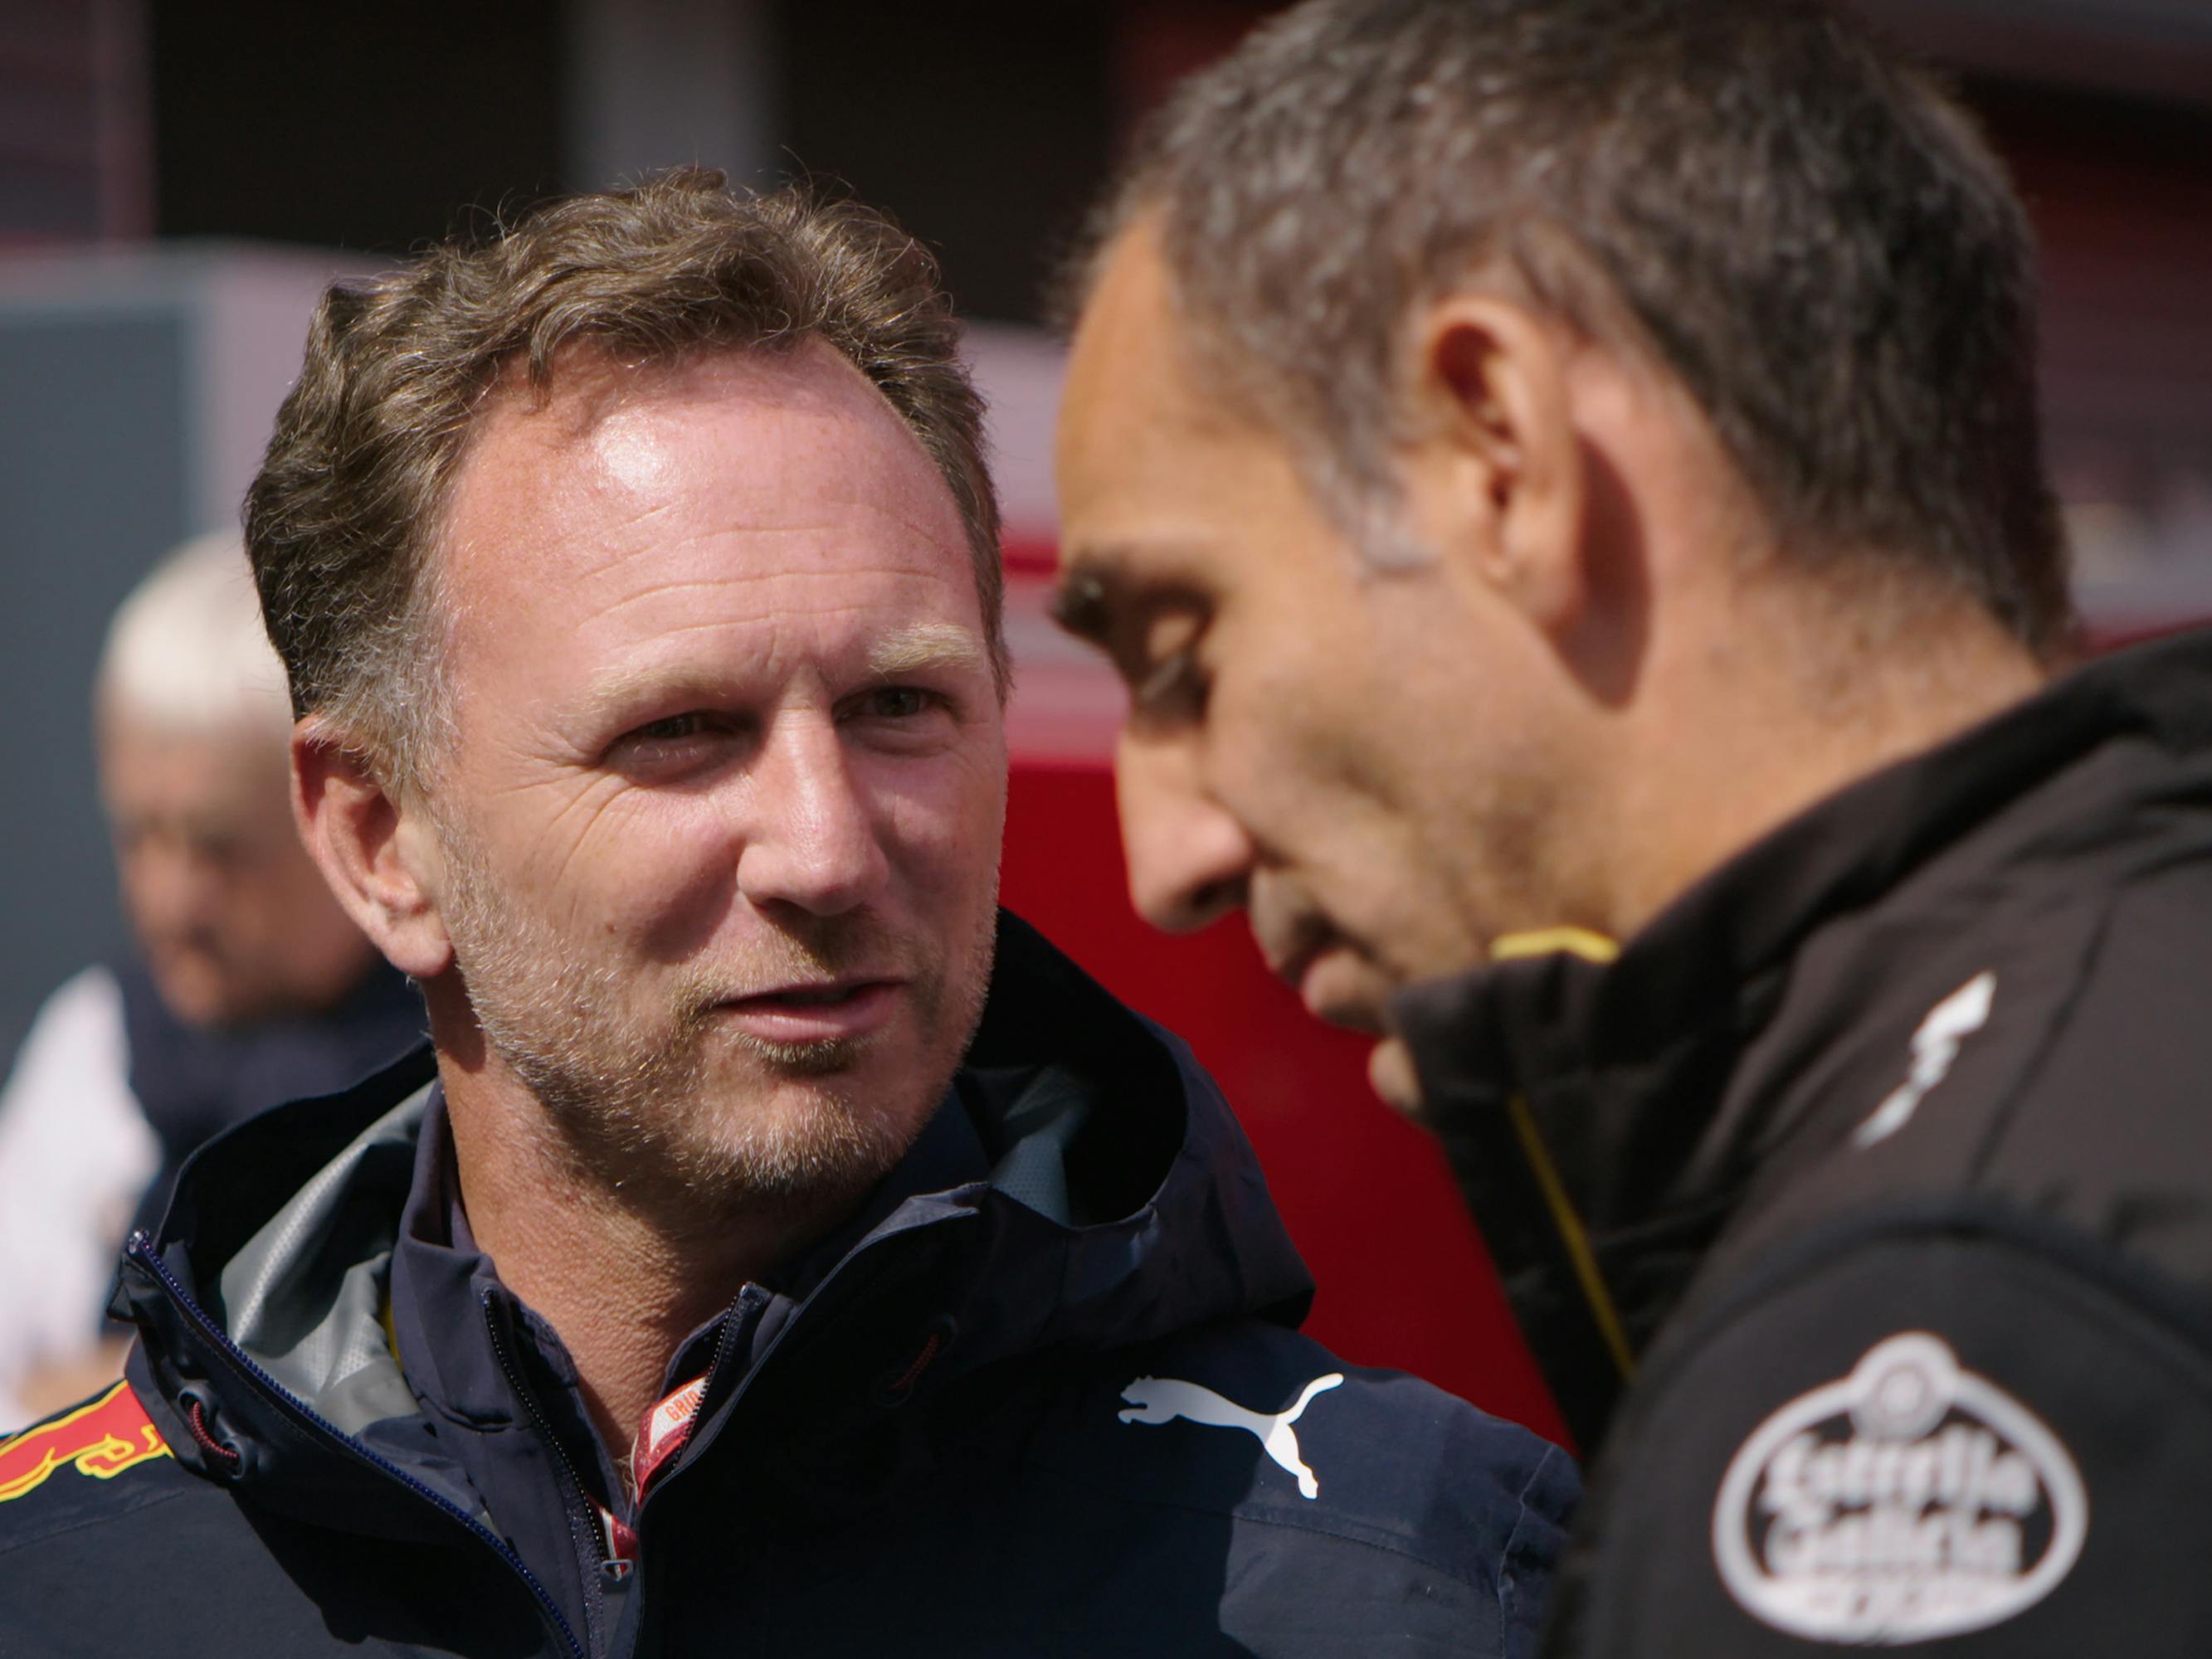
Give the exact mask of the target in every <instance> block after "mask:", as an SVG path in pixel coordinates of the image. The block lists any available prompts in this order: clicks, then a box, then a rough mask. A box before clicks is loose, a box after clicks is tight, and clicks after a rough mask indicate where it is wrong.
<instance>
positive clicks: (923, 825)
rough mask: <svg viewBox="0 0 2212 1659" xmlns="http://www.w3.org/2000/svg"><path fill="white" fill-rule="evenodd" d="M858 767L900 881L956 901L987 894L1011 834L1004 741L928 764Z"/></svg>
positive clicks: (880, 761)
mask: <svg viewBox="0 0 2212 1659" xmlns="http://www.w3.org/2000/svg"><path fill="white" fill-rule="evenodd" d="M858 772H859V776H858V779H857V781H859V783H860V787H862V788H863V789H864V790H865V791H866V795H867V799H868V805H869V816H870V820H871V822H872V824H873V825H874V827H875V833H876V838H877V842H878V845H879V846H880V847H881V848H883V852H884V858H885V859H886V860H888V861H889V863H890V866H891V869H892V871H893V872H894V874H895V877H896V878H897V879H898V880H899V881H900V882H901V883H902V884H904V885H906V886H907V887H908V889H909V890H921V891H945V892H947V893H949V894H951V895H956V896H964V895H968V894H971V893H973V892H974V891H975V890H977V889H978V888H979V887H980V888H981V889H982V890H985V891H988V890H989V889H990V886H991V883H992V881H993V878H994V877H995V876H996V873H997V871H998V867H999V846H1000V840H1001V837H1002V836H1003V834H1004V831H1005V829H1006V750H1005V748H1004V745H1003V744H1002V743H992V744H978V745H977V746H976V747H975V750H963V751H962V752H960V753H957V754H953V755H946V756H943V757H937V758H934V759H932V760H929V761H911V760H909V761H895V760H886V759H876V760H872V761H870V762H866V763H863V764H862V765H861V766H860V768H859V769H858Z"/></svg>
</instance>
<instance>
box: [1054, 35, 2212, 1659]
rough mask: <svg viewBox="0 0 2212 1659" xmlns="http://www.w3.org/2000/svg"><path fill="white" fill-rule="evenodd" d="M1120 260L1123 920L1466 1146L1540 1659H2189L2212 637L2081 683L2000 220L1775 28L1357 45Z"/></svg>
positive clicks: (1067, 536) (1257, 54)
mask: <svg viewBox="0 0 2212 1659" xmlns="http://www.w3.org/2000/svg"><path fill="white" fill-rule="evenodd" d="M1106 220H1107V224H1106V233H1105V236H1104V240H1103V244H1102V246H1100V248H1099V250H1098V251H1097V255H1096V257H1095V258H1093V260H1092V261H1091V263H1090V264H1089V265H1088V266H1087V268H1086V269H1085V271H1084V272H1083V273H1082V275H1083V281H1084V293H1083V295H1082V304H1081V311H1082V315H1081V319H1080V324H1079V328H1078V330H1077V331H1076V335H1075V339H1074V347H1073V360H1072V362H1071V364H1070V369H1069V378H1068V390H1067V396H1066V410H1065V416H1064V420H1063V424H1062V429H1061V436H1060V475H1061V482H1062V487H1063V537H1064V544H1065V554H1066V586H1065V590H1064V592H1062V594H1061V596H1060V612H1061V615H1062V617H1063V618H1064V619H1065V620H1066V622H1067V623H1069V624H1070V625H1071V626H1072V627H1073V628H1075V629H1077V630H1078V631H1079V632H1080V633H1082V634H1083V635H1086V636H1088V637H1090V638H1091V639H1094V640H1096V641H1098V642H1099V643H1100V644H1101V645H1102V646H1103V647H1104V648H1105V649H1106V650H1107V651H1108V652H1109V653H1110V654H1111V655H1112V657H1113V658H1114V659H1115V662H1116V663H1117V664H1118V665H1120V667H1121V671H1122V672H1123V674H1124V675H1125V677H1126V678H1127V681H1128V683H1129V685H1130V687H1131V692H1132V707H1131V711H1130V715H1129V720H1128V723H1127V728H1126V730H1125V732H1124V734H1123V737H1122V739H1121V747H1120V751H1119V764H1118V773H1119V788H1120V793H1121V809H1122V817H1123V828H1124V832H1125V835H1124V839H1125V842H1126V845H1127V849H1128V859H1129V875H1130V882H1131V885H1132V887H1133V890H1134V894H1135V896H1136V898H1137V901H1138V902H1139V905H1140V906H1141V907H1142V908H1144V909H1145V910H1146V912H1147V913H1148V914H1149V915H1151V916H1152V918H1153V919H1154V920H1155V921H1158V922H1160V923H1162V924H1163V925H1165V926H1169V927H1187V926H1194V925H1199V924H1201V923H1203V922H1205V921H1207V920H1209V919H1211V918H1212V917H1214V916H1216V915H1220V914H1222V913H1223V912H1225V911H1226V910H1229V909H1231V908H1237V907H1240V906H1241V907H1243V908H1246V909H1247V910H1248V911H1249V917H1250V921H1251V925H1252V928H1253V931H1254V933H1255V935H1256V937H1257V939H1258V940H1259V943H1260V945H1261V948H1262V950H1263V951H1265V952H1266V953H1267V956H1268V957H1269V958H1270V960H1271V961H1272V962H1273V964H1274V965H1275V966H1276V968H1277V969H1279V971H1280V972H1281V973H1282V975H1284V977H1285V979H1287V980H1288V981H1291V983H1292V984H1293V985H1294V986H1296V987H1297V989H1298V990H1299V992H1300V993H1301V994H1302V995H1303V996H1304V1000H1305V1002H1306V1004H1307V1006H1309V1008H1310V1009H1311V1010H1312V1011H1313V1012H1315V1013H1316V1014H1317V1015H1320V1016H1322V1017H1323V1018H1329V1019H1333V1020H1336V1021H1340V1022H1342V1023H1344V1024H1349V1025H1352V1026H1355V1027H1358V1028H1359V1029H1362V1030H1368V1031H1370V1032H1372V1033H1374V1034H1375V1035H1376V1036H1377V1037H1378V1038H1379V1039H1381V1040H1380V1041H1379V1042H1378V1044H1377V1047H1376V1057H1375V1062H1374V1068H1373V1069H1374V1075H1375V1077H1376V1082H1377V1083H1378V1085H1380V1086H1381V1087H1382V1088H1383V1091H1385V1092H1386V1093H1388V1094H1390V1095H1392V1096H1393V1097H1396V1098H1398V1099H1400V1100H1401V1101H1413V1100H1418V1102H1419V1110H1420V1113H1421V1115H1422V1116H1423V1118H1424V1120H1425V1121H1426V1122H1428V1123H1429V1124H1430V1125H1431V1126H1432V1127H1434V1128H1435V1129H1436V1131H1437V1133H1438V1134H1439V1136H1440V1137H1441V1138H1442V1139H1443V1144H1444V1146H1445V1148H1446V1150H1447V1152H1449V1154H1450V1156H1451V1158H1452V1159H1453V1161H1454V1163H1455V1166H1456V1168H1457V1170H1458V1171H1459V1174H1460V1176H1461V1180H1462V1184H1463V1186H1464V1188H1465V1190H1466V1192H1467V1194H1468V1199H1469V1200H1470V1203H1471V1206H1472V1208H1473V1210H1474V1215H1475V1217H1476V1218H1477V1220H1478V1221H1479V1222H1480V1225H1481V1226H1482V1227H1483V1229H1484V1231H1485V1232H1486V1236H1487V1237H1488V1240H1489V1243H1490V1246H1491V1250H1492V1255H1493V1257H1494V1258H1495V1259H1496V1261H1497V1262H1498V1266H1499V1268H1500V1270H1501V1272H1502V1273H1503V1276H1504V1283H1505V1286H1506V1289H1507V1291H1508V1292H1509V1294H1510V1297H1512V1300H1513V1303H1514V1305H1515V1307H1516V1311H1517V1313H1518V1316H1519V1317H1520V1319H1521V1322H1522V1327H1523V1328H1524V1330H1525V1331H1526V1333H1527V1334H1528V1337H1529V1340H1530V1342H1531V1344H1532V1346H1533V1347H1534V1350H1535V1352H1536V1354H1537V1357H1538V1358H1539V1359H1540V1361H1541V1363H1542V1364H1543V1365H1544V1367H1545V1369H1546V1371H1547V1375H1548V1376H1549V1377H1550V1378H1551V1380H1552V1383H1553V1388H1554V1390H1555V1392H1556V1394H1557V1395H1558V1397H1559V1403H1560V1405H1561V1407H1562V1408H1563V1411H1564V1412H1565V1415H1566V1417H1567V1419H1568V1421H1569V1422H1570V1424H1571V1426H1572V1427H1573V1429H1574V1431H1575V1433H1576V1436H1577V1440H1578V1441H1579V1443H1580V1445H1581V1448H1582V1449H1583V1450H1584V1451H1585V1452H1586V1453H1589V1454H1594V1455H1595V1464H1594V1469H1595V1473H1594V1474H1593V1477H1592V1480H1591V1498H1590V1501H1589V1504H1588V1505H1587V1507H1586V1509H1585V1511H1584V1514H1583V1518H1582V1521H1581V1522H1580V1523H1579V1527H1580V1534H1579V1541H1578V1544H1577V1548H1576V1550H1575V1552H1574V1553H1573V1554H1572V1555H1571V1558H1570V1562H1571V1565H1569V1566H1568V1567H1567V1568H1566V1569H1565V1570H1564V1571H1563V1572H1562V1575H1561V1583H1562V1585H1563V1587H1564V1591H1565V1593H1564V1595H1562V1596H1561V1598H1560V1600H1559V1606H1558V1608H1557V1610H1556V1613H1554V1615H1553V1626H1552V1634H1551V1636H1550V1637H1549V1638H1547V1640H1548V1642H1549V1644H1550V1645H1551V1647H1552V1649H1553V1650H1555V1651H1560V1652H1577V1653H1586V1654H1599V1655H1607V1656H1635V1659H1645V1656H1656V1655H1670V1656H1671V1655H1690V1654H1695V1655H1699V1656H1722V1655H1735V1654H1746V1655H1748V1654H1769V1653H1772V1654H1785V1653H1802V1652H1813V1651H1825V1650H1828V1649H1830V1648H1832V1647H1833V1646H1837V1645H1861V1644H1863V1645H1884V1646H1887V1645H1897V1646H1907V1645H1910V1646H1912V1647H1913V1649H1914V1650H1915V1651H1921V1650H1941V1651H1943V1652H1945V1653H1951V1652H1959V1653H1966V1652H1973V1653H2002V1654H2007V1655H2025V1654H2051V1655H2071V1654H2078V1653H2081V1652H2083V1651H2087V1650H2096V1649H2099V1648H2100V1647H2105V1646H2111V1645H2115V1644H2117V1646H2118V1649H2119V1650H2123V1651H2125V1652H2128V1653H2130V1654H2137V1653H2140V1654H2161V1655H2163V1654H2190V1653H2200V1652H2203V1650H2205V1646H2206V1641H2207V1632H2208V1630H2212V1591H2208V1588H2207V1580H2206V1577H2205V1575H2204V1573H2203V1571H2202V1566H2201V1563H2202V1561H2203V1558H2204V1554H2205V1551H2206V1547H2207V1545H2208V1543H2212V1528H2208V1527H2207V1525H2206V1522H2205V1521H2204V1518H2203V1514H2204V1504H2203V1492H2204V1490H2205V1487H2206V1486H2207V1484H2208V1482H2212V1336H2208V1333H2212V1180H2208V1178H2207V1175H2206V1170H2207V1163H2206V1156H2205V1153H2206V1130H2205V1127H2204V1124H2205V1113H2204V1108H2203V1097H2204V1093H2205V1085H2206V1081H2207V1079H2212V1044H2208V1040H2207V1035H2206V1033H2207V1030H2208V1025H2207V1021H2206V1019H2205V1017H2204V987H2205V985H2206V983H2207V978H2208V972H2212V945H2208V940H2212V645H2208V641H2207V639H2206V638H2205V636H2203V635H2197V636H2195V637H2190V638H2183V639H2179V640H2176V641H2167V642H2165V643H2162V644H2159V645H2155V646H2152V647H2145V648H2143V649H2141V650H2138V651H2136V652H2133V653H2127V654H2124V655H2121V656H2118V657H2115V658H2112V659H2108V660H2105V661H2101V662H2098V663H2095V664H2093V665H2089V666H2087V667H2086V668H2080V669H2078V670H2076V671H2073V672H2071V673H2070V674H2069V673H2066V672H2064V671H2063V670H2064V669H2065V668H2066V667H2067V663H2066V658H2067V655H2068V651H2069V644H2070V637H2071V633H2072V623H2071V617H2070V616H2069V605H2068V596H2067V588H2066V574H2065V561H2064V555H2063V545H2062V540H2061V536H2060V530H2059V524H2058V520H2057V514H2056V513H2055V511H2054V507H2053V502H2052V499H2051V492H2050V489H2049V487H2048V484H2047V483H2046V479H2045V471H2044V468H2043V464H2042V457H2041V453H2040V447H2039V434H2038V429H2037V420H2036V414H2037V411H2036V401H2035V362H2036V349H2035V330H2034V297H2033V272H2032V261H2031V248H2030V239H2029V234H2028V228H2027V223H2026V221H2025V218H2024V216H2023V215H2022V213H2021V210H2020V207H2019V204H2018V203H2017V202H2016V201H2015V198H2014V197H2013V195H2012V192H2011V191H2010V189H2009V187H2008V185H2007V183H2006V181H2005V179H2004V177H2003V173H2002V169H2001V168H2000V167H1999V166H1998V165H1997V163H1996V161H1995V160H1994V159H1993V158H1992V157H1991V155H1990V154H1989V152H1988V151H1987V149H1985V148H1984V144H1983V143H1982V141H1981V139H1980V138H1979V137H1978V136H1977V134H1976V132H1975V131H1974V129H1973V127H1972V123H1971V122H1970V121H1969V120H1968V118H1966V115H1965V114H1964V113H1963V112H1961V111H1960V109H1959V108H1958V107H1957V106H1955V105H1954V104H1953V103H1952V102H1951V101H1950V100H1948V98H1947V97H1946V96H1945V95H1944V94H1942V92H1941V91H1940V90H1938V89H1937V88H1935V87H1934V86H1933V85H1932V84H1931V83H1930V82H1929V81H1928V80H1927V79H1926V78H1925V77H1924V76H1922V75H1920V74H1919V73H1918V72H1917V71H1915V70H1912V69H1911V68H1910V67H1909V66H1906V65H1904V64H1899V63H1898V62H1896V61H1894V60H1893V58H1890V57H1889V56H1888V55H1887V54H1886V53H1885V52H1884V51H1883V50H1882V49H1881V47H1880V46H1878V45H1877V44H1876V43H1875V42H1874V41H1872V40H1869V38H1868V37H1867V36H1866V35H1865V34H1864V33H1863V32H1862V30H1861V29H1860V28H1859V27H1857V25H1856V24H1855V23H1854V22H1853V21H1851V20H1850V17H1849V15H1847V14H1846V13H1844V11H1843V10H1842V9H1836V10H1833V11H1831V10H1830V9H1826V8H1824V7H1821V6H1818V5H1813V4H1808V3H1802V0H1706V3H1699V4H1694V5H1692V4H1683V3H1679V0H1318V3H1314V4H1310V5H1305V6H1301V7H1299V8H1297V9H1295V10H1293V11H1291V12H1290V13H1288V14H1286V15H1285V16H1283V17H1280V18H1279V19H1276V20H1273V21H1271V22H1270V23H1268V24H1267V26H1265V27H1263V28H1261V30H1260V31H1258V32H1257V33H1255V35H1254V36H1253V37H1252V38H1251V39H1250V40H1249V41H1248V42H1246V43H1245V45H1244V46H1242V47H1241V48H1240V49H1239V50H1238V51H1237V52H1236V53H1234V54H1233V55H1232V56H1231V58H1229V59H1227V60H1226V61H1225V62H1224V63H1223V64H1219V65H1218V66H1217V67H1215V68H1213V69H1211V70H1207V71H1206V72H1204V73H1202V74H1200V76H1196V77H1194V79H1193V80H1192V81H1191V82H1188V84H1187V85H1186V86H1185V87H1183V88H1181V89H1180V90H1179V91H1178V93H1177V94H1176V97H1175V98H1174V100H1172V102H1171V104H1170V106H1169V107H1168V108H1167V109H1166V111H1165V112H1164V114H1163V115H1162V117H1161V118H1159V120H1158V122H1157V123H1156V125H1154V127H1153V129H1152V132H1151V134H1150V136H1149V138H1148V139H1147V140H1146V143H1143V144H1142V145H1141V146H1140V147H1139V152H1138V155H1137V157H1136V159H1135V160H1134V161H1133V164H1132V166H1131V167H1130V170H1129V172H1128V173H1127V177H1126V179H1125V180H1124V181H1123V184H1122V186H1121V190H1120V191H1119V193H1118V194H1117V196H1116V197H1115V198H1114V200H1113V201H1112V203H1111V204H1110V205H1109V210H1108V213H1107V216H1106Z"/></svg>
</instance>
